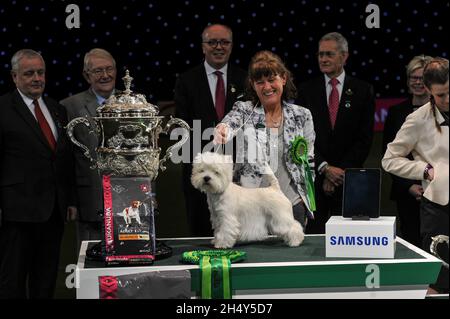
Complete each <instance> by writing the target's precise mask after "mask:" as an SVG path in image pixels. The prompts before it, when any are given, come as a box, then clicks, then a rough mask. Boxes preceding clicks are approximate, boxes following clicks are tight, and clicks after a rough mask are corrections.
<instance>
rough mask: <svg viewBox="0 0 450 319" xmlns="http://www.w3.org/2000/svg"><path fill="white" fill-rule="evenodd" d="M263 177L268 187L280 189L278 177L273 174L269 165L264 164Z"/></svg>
mask: <svg viewBox="0 0 450 319" xmlns="http://www.w3.org/2000/svg"><path fill="white" fill-rule="evenodd" d="M264 178H265V179H266V181H267V184H268V185H269V187H273V188H275V189H278V190H280V191H281V188H280V183H278V178H277V177H276V176H275V174H274V173H273V171H272V169H271V168H270V166H269V165H266V168H265V174H264Z"/></svg>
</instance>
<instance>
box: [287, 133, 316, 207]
mask: <svg viewBox="0 0 450 319" xmlns="http://www.w3.org/2000/svg"><path fill="white" fill-rule="evenodd" d="M290 153H291V158H292V160H293V161H294V163H296V164H297V165H302V166H303V168H304V172H305V184H306V197H307V199H308V202H309V208H310V209H311V211H315V210H316V198H315V193H314V181H313V178H312V173H311V168H310V167H309V162H308V142H306V140H305V138H304V137H302V136H297V137H296V138H295V139H294V140H293V141H292V142H291V148H290Z"/></svg>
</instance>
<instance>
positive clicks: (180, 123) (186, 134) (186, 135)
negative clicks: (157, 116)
mask: <svg viewBox="0 0 450 319" xmlns="http://www.w3.org/2000/svg"><path fill="white" fill-rule="evenodd" d="M174 124H176V125H178V126H180V127H182V128H184V129H185V131H184V133H183V136H182V137H181V140H180V141H178V142H177V143H176V144H174V145H172V146H170V147H169V148H167V151H166V155H164V157H163V158H162V159H161V161H160V162H159V168H160V169H161V171H163V172H164V171H165V170H166V167H165V166H164V165H163V164H164V163H165V162H166V161H167V159H168V158H169V157H171V156H172V152H173V151H174V150H177V149H179V148H180V147H181V145H183V144H184V143H185V142H186V141H187V139H188V138H189V131H190V129H191V128H190V127H189V125H188V124H187V123H186V122H185V121H183V120H181V119H178V118H172V116H171V117H170V120H169V122H167V124H166V127H165V128H164V129H163V130H162V131H161V132H162V133H164V134H168V133H169V130H170V128H171V127H172V125H174Z"/></svg>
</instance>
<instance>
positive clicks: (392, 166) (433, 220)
mask: <svg viewBox="0 0 450 319" xmlns="http://www.w3.org/2000/svg"><path fill="white" fill-rule="evenodd" d="M423 77H424V78H423V82H424V84H425V87H426V89H427V91H428V92H429V93H430V102H428V103H427V104H425V105H423V106H422V107H420V108H419V109H417V110H416V111H415V112H413V113H411V114H410V115H409V116H408V117H407V118H406V121H405V123H404V124H403V126H402V127H401V129H400V130H399V131H398V133H397V135H396V137H395V139H394V141H393V142H392V143H390V144H388V146H387V150H386V153H385V154H384V157H383V159H382V165H383V168H384V169H385V170H386V171H387V172H389V173H392V174H394V175H397V176H399V177H403V178H409V179H415V180H422V186H423V189H424V193H423V196H422V200H421V206H420V218H421V235H422V236H423V246H422V248H423V249H424V250H426V251H429V248H430V244H431V237H432V236H436V235H447V236H448V230H449V223H448V213H449V212H448V197H449V185H448V183H449V180H448V173H449V165H448V162H449V152H448V149H449V136H448V130H449V128H448V122H449V97H448V60H447V59H443V58H435V59H433V60H431V61H430V62H428V63H427V64H426V66H425V68H424V72H423ZM410 152H411V153H412V154H413V158H414V160H409V159H408V158H407V155H408V154H409V153H410ZM448 282H449V278H448V269H447V270H445V269H444V268H442V269H441V272H440V274H439V277H438V280H437V282H436V283H435V284H434V285H431V286H430V291H429V292H430V293H435V292H444V293H448Z"/></svg>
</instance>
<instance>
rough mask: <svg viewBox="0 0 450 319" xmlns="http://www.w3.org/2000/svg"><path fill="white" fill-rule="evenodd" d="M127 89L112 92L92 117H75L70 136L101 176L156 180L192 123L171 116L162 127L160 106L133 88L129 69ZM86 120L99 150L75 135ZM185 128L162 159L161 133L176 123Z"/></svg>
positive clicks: (70, 126)
mask: <svg viewBox="0 0 450 319" xmlns="http://www.w3.org/2000/svg"><path fill="white" fill-rule="evenodd" d="M122 80H123V81H124V85H125V91H123V92H121V93H119V94H115V95H113V96H111V97H110V98H109V99H107V100H106V101H105V104H104V105H102V106H101V107H98V108H97V111H96V116H95V117H93V121H92V120H89V119H88V118H86V117H79V118H75V119H73V120H72V121H70V123H69V124H68V125H67V134H68V136H69V138H70V140H71V141H72V142H73V143H74V144H75V145H77V146H78V147H80V148H81V149H82V150H83V154H84V155H85V156H86V157H87V158H88V159H89V160H90V161H91V163H92V166H91V168H92V169H98V170H99V172H100V176H103V175H112V176H124V177H126V176H130V177H131V176H132V177H138V176H142V177H149V178H150V180H151V181H154V180H155V179H156V177H157V176H158V173H159V170H160V169H161V171H164V170H165V169H166V167H165V166H164V163H165V162H166V161H167V159H169V158H170V157H171V156H172V152H174V151H176V150H177V149H179V148H180V147H181V146H182V145H183V144H184V143H185V142H186V141H187V139H188V138H189V130H190V127H189V125H188V124H187V123H186V122H185V121H183V120H181V119H177V118H170V119H169V121H168V122H167V124H166V125H165V126H164V127H163V126H162V122H163V120H164V119H165V117H164V116H158V113H159V109H158V107H157V106H155V105H152V104H151V103H148V102H147V101H146V99H145V96H144V95H142V94H136V93H133V92H132V91H131V89H130V88H131V82H132V80H133V78H132V77H131V76H130V74H129V71H128V70H127V71H126V75H125V76H124V77H123V78H122ZM79 124H83V125H86V126H87V127H89V128H90V129H91V131H90V133H92V134H96V135H97V137H98V141H99V144H98V147H97V148H96V154H95V155H94V154H91V153H90V151H89V148H88V147H87V146H85V145H83V144H81V143H80V142H79V141H77V139H76V138H75V136H74V129H75V126H77V125H79ZM175 125H176V126H179V127H181V128H184V130H183V131H184V132H183V135H182V138H181V140H180V141H178V142H177V143H175V144H174V145H172V146H170V147H168V148H167V151H166V154H165V155H164V157H163V158H162V159H161V160H160V153H161V148H160V147H159V145H158V139H159V135H160V134H161V133H163V134H168V133H169V131H170V129H171V128H172V127H173V126H175Z"/></svg>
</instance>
